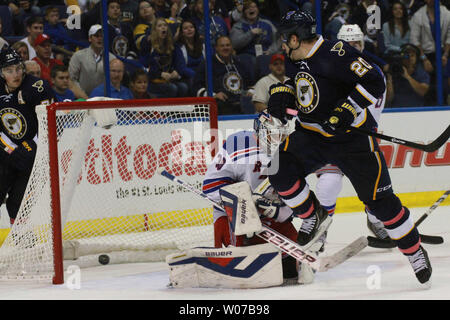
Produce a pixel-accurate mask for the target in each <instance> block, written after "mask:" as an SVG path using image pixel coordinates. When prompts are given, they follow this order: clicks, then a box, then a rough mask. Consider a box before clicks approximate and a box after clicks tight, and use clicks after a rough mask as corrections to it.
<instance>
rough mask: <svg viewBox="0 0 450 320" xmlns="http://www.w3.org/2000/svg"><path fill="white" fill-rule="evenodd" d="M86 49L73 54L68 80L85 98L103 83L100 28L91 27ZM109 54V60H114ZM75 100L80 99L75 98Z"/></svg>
mask: <svg viewBox="0 0 450 320" xmlns="http://www.w3.org/2000/svg"><path fill="white" fill-rule="evenodd" d="M88 36H89V42H90V46H89V47H88V48H85V49H82V50H78V51H77V52H75V53H74V54H73V56H72V58H71V59H70V62H69V74H70V79H71V80H72V81H73V82H74V83H75V85H76V86H78V87H80V88H81V90H82V91H83V92H84V94H85V95H86V96H88V95H89V94H90V93H91V91H92V90H93V89H94V88H95V87H97V86H98V85H99V84H100V83H102V82H103V81H104V77H105V75H104V72H103V58H104V57H103V33H102V26H101V25H99V24H96V25H93V26H92V27H91V28H90V29H89V33H88ZM114 58H115V57H114V55H113V54H111V53H109V60H110V61H111V60H112V59H114ZM77 98H80V97H79V96H77Z"/></svg>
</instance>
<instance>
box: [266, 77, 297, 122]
mask: <svg viewBox="0 0 450 320" xmlns="http://www.w3.org/2000/svg"><path fill="white" fill-rule="evenodd" d="M287 108H292V109H296V107H295V92H294V89H293V88H292V87H291V86H288V85H285V84H282V83H277V84H273V85H271V86H270V89H269V101H268V102H267V111H268V112H269V113H270V114H271V115H272V116H274V117H275V118H277V119H279V120H281V122H282V123H283V124H285V123H287V121H286V119H288V120H290V119H292V116H291V115H289V114H286V109H287Z"/></svg>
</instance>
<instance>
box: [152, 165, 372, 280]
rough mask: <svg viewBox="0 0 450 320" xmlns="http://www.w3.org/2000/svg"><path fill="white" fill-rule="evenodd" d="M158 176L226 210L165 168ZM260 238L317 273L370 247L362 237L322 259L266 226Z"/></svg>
mask: <svg viewBox="0 0 450 320" xmlns="http://www.w3.org/2000/svg"><path fill="white" fill-rule="evenodd" d="M157 172H158V174H160V175H161V176H163V177H165V178H167V179H169V180H171V181H172V182H174V183H177V184H179V185H181V186H182V187H183V188H185V189H186V190H188V191H190V192H192V193H195V194H196V195H198V196H200V197H202V198H204V199H206V200H208V201H209V202H211V203H212V204H213V206H215V207H217V208H219V209H220V210H224V208H223V206H222V204H221V203H218V202H216V201H213V200H211V199H209V198H208V197H207V196H206V195H205V194H204V193H203V192H201V191H199V190H197V189H195V188H194V187H193V186H191V185H190V184H188V183H185V182H184V181H182V180H180V179H178V178H177V177H175V176H174V175H172V174H171V173H169V172H168V171H166V170H164V168H159V169H158V171H157ZM256 235H257V236H258V237H260V238H262V239H264V240H266V241H267V242H269V243H271V244H273V245H274V246H276V247H277V248H278V249H280V250H281V251H283V252H285V253H286V254H288V255H290V256H292V257H293V258H294V259H296V260H297V261H300V262H303V263H306V264H308V265H309V266H311V268H313V269H314V270H316V271H319V272H324V271H327V270H329V269H331V268H334V267H335V266H337V265H339V264H341V263H343V262H344V261H346V260H348V259H349V258H351V257H353V256H354V255H356V254H358V253H359V252H360V251H361V250H363V249H364V248H365V247H367V245H368V240H367V238H366V237H364V236H361V237H359V238H357V239H356V240H354V241H353V242H352V243H350V244H348V245H347V246H345V247H344V248H342V249H341V250H339V251H338V252H336V253H334V254H332V255H330V256H327V257H322V258H317V257H315V256H314V254H312V255H311V254H309V253H308V252H307V251H306V250H305V249H304V248H303V247H301V246H300V245H299V244H298V243H296V242H294V241H292V240H290V239H288V238H286V237H285V236H284V235H282V234H280V233H279V232H277V231H275V230H273V229H272V228H270V227H268V226H267V225H265V224H262V231H261V232H259V233H257V234H256Z"/></svg>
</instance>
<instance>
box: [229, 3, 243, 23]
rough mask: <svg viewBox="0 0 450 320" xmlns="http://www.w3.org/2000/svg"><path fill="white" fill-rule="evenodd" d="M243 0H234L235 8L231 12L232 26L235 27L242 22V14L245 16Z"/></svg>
mask: <svg viewBox="0 0 450 320" xmlns="http://www.w3.org/2000/svg"><path fill="white" fill-rule="evenodd" d="M243 8H244V5H243V0H234V6H233V9H231V10H230V11H231V12H230V15H229V16H230V24H231V25H232V26H233V25H234V24H235V23H236V22H238V21H239V20H241V18H242V14H243V12H242V11H243Z"/></svg>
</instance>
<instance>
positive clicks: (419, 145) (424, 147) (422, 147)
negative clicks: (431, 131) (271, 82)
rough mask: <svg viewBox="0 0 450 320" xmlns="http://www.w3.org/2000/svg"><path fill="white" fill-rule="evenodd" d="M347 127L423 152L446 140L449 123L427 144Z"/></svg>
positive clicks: (291, 113)
mask: <svg viewBox="0 0 450 320" xmlns="http://www.w3.org/2000/svg"><path fill="white" fill-rule="evenodd" d="M286 113H287V114H290V115H292V116H297V115H298V111H297V110H293V109H289V108H288V109H286ZM301 117H302V118H303V119H305V120H307V121H311V122H315V123H321V121H318V120H316V119H313V118H310V117H308V116H304V115H303V114H302V115H301ZM347 129H349V130H351V131H354V132H356V133H359V134H363V135H367V136H371V137H375V138H378V139H381V140H386V141H390V142H393V143H397V144H401V145H404V146H407V147H411V148H414V149H418V150H422V151H425V152H434V151H436V150H438V149H439V148H440V147H441V146H442V145H443V144H444V143H446V142H447V140H448V138H449V137H450V125H449V126H448V127H447V129H445V131H444V132H442V133H441V135H440V136H439V137H437V138H436V139H435V140H434V141H432V142H430V143H429V144H422V143H417V142H412V141H407V140H403V139H400V138H396V137H391V136H387V135H384V134H381V133H378V132H374V131H370V130H365V129H362V128H357V127H353V126H349V127H348V128H347Z"/></svg>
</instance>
